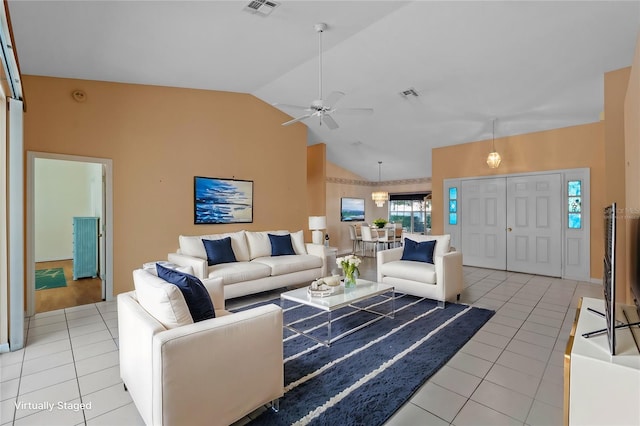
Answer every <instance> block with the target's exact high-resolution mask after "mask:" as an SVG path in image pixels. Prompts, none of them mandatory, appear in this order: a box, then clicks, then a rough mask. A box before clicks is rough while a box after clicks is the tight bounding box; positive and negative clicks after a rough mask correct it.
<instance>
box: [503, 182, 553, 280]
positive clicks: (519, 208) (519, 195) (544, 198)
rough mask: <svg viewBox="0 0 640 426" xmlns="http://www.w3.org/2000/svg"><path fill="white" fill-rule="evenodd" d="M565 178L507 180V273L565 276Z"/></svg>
mask: <svg viewBox="0 0 640 426" xmlns="http://www.w3.org/2000/svg"><path fill="white" fill-rule="evenodd" d="M561 203H562V177H561V175H560V174H544V175H532V176H518V177H508V178H507V229H506V230H507V270H509V271H515V272H525V273H531V274H542V275H548V276H554V277H559V276H561V275H562V228H561V227H562V210H561Z"/></svg>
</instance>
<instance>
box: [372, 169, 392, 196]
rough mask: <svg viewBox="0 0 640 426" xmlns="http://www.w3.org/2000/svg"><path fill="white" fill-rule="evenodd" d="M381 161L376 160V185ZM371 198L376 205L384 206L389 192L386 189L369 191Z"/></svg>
mask: <svg viewBox="0 0 640 426" xmlns="http://www.w3.org/2000/svg"><path fill="white" fill-rule="evenodd" d="M381 166H382V161H378V185H380V168H381ZM371 199H372V200H373V201H374V202H375V203H376V206H378V207H384V202H385V201H387V200H388V199H389V193H388V192H386V191H374V192H372V193H371Z"/></svg>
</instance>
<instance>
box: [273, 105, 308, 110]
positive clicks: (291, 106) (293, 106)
mask: <svg viewBox="0 0 640 426" xmlns="http://www.w3.org/2000/svg"><path fill="white" fill-rule="evenodd" d="M271 105H273V106H274V107H282V108H288V109H297V110H298V111H311V108H309V107H308V106H301V105H291V104H279V103H275V104H271Z"/></svg>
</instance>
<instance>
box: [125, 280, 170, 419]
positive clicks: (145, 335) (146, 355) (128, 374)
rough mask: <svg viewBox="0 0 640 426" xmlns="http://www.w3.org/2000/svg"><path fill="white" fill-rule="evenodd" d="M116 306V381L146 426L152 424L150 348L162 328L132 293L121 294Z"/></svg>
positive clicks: (133, 292)
mask: <svg viewBox="0 0 640 426" xmlns="http://www.w3.org/2000/svg"><path fill="white" fill-rule="evenodd" d="M117 303H118V347H119V358H120V377H121V378H122V381H123V382H124V385H125V386H127V387H129V392H130V393H131V397H132V398H133V399H134V400H135V401H136V407H137V408H138V411H139V412H140V415H141V416H142V418H143V420H144V422H145V423H146V424H152V419H151V407H152V398H151V395H152V389H153V380H152V370H151V353H150V351H149V349H144V348H151V345H152V342H153V336H154V335H156V334H157V333H160V332H162V331H164V330H166V329H165V328H164V326H163V325H162V324H160V323H159V322H158V321H157V320H156V319H155V318H153V317H152V316H151V315H149V313H147V311H145V310H144V309H143V308H142V306H140V305H139V304H138V301H137V299H136V297H135V291H130V292H127V293H121V294H119V295H118V297H117Z"/></svg>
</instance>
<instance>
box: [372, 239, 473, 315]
mask: <svg viewBox="0 0 640 426" xmlns="http://www.w3.org/2000/svg"><path fill="white" fill-rule="evenodd" d="M405 238H408V239H410V240H413V241H416V242H424V241H433V240H436V244H435V248H434V251H433V263H426V262H417V261H413V260H402V257H403V251H404V247H398V248H393V249H390V250H382V251H379V252H378V256H377V266H378V282H381V283H385V284H390V285H393V286H394V287H395V289H396V291H398V292H401V293H407V294H411V295H414V296H419V297H426V298H429V299H434V300H437V301H438V302H439V303H438V306H439V307H444V302H445V301H446V300H452V299H455V298H459V297H460V293H461V292H462V283H463V278H462V276H463V274H462V253H460V252H456V251H451V248H450V241H451V236H450V235H448V234H446V235H422V234H408V233H406V234H403V237H402V241H403V242H404V241H405Z"/></svg>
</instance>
